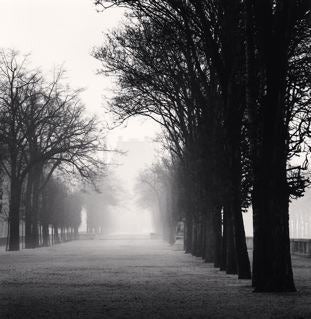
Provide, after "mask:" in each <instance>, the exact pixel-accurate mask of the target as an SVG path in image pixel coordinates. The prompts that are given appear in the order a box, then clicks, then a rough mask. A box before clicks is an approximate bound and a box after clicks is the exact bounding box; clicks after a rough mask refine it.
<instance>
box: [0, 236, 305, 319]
mask: <svg viewBox="0 0 311 319" xmlns="http://www.w3.org/2000/svg"><path fill="white" fill-rule="evenodd" d="M293 262H294V269H295V279H296V285H297V288H298V292H297V293H291V294H255V293H252V289H251V287H250V281H245V280H242V281H241V280H240V281H239V280H237V279H236V277H235V276H228V275H225V274H224V273H222V272H220V271H218V270H216V269H214V268H212V266H211V265H210V264H205V263H203V262H202V261H201V260H200V259H199V258H194V257H191V256H189V255H185V254H184V253H183V252H182V251H175V250H172V248H171V247H169V246H168V245H166V244H164V243H162V242H160V241H157V240H149V239H145V240H143V239H139V240H138V239H136V240H134V239H131V240H85V241H77V242H71V243H65V244H61V245H58V246H54V247H51V248H40V249H36V250H24V251H21V252H10V253H5V252H3V251H2V252H0V318H1V319H2V318H10V319H11V318H18V319H20V318H25V319H31V318H40V319H41V318H87V319H89V318H135V319H136V318H138V319H139V318H148V319H151V318H170V319H173V318H187V319H190V318H191V319H192V318H238V319H243V318H260V319H262V318H296V319H298V318H300V319H301V318H305V319H307V318H311V259H303V258H297V257H295V258H294V261H293Z"/></svg>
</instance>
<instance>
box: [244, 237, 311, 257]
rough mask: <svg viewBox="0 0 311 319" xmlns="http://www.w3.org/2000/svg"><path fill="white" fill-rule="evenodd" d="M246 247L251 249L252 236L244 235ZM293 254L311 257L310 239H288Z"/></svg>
mask: <svg viewBox="0 0 311 319" xmlns="http://www.w3.org/2000/svg"><path fill="white" fill-rule="evenodd" d="M246 245H247V249H249V250H253V237H246ZM290 251H291V253H292V254H293V255H298V256H304V257H311V239H303V238H293V239H291V240H290Z"/></svg>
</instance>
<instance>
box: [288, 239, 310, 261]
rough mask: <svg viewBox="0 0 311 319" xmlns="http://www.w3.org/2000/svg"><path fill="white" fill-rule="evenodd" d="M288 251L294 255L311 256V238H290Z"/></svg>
mask: <svg viewBox="0 0 311 319" xmlns="http://www.w3.org/2000/svg"><path fill="white" fill-rule="evenodd" d="M290 251H291V253H292V254H294V255H299V256H305V257H311V239H291V240H290Z"/></svg>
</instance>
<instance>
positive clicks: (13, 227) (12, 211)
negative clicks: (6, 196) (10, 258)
mask: <svg viewBox="0 0 311 319" xmlns="http://www.w3.org/2000/svg"><path fill="white" fill-rule="evenodd" d="M20 184H21V183H20V181H19V180H18V179H17V178H15V177H12V178H11V186H10V206H9V245H8V250H10V251H14V250H19V240H20V238H19V220H20V218H19V208H20V200H21V185H20Z"/></svg>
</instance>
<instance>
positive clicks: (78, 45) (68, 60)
mask: <svg viewBox="0 0 311 319" xmlns="http://www.w3.org/2000/svg"><path fill="white" fill-rule="evenodd" d="M122 15H123V11H122V10H121V9H118V8H115V9H110V10H107V11H104V12H97V11H96V8H95V6H94V5H93V0H0V30H1V31H2V32H1V36H0V48H13V49H17V50H18V51H20V52H21V53H22V54H26V53H31V61H32V63H33V65H34V66H38V67H42V68H43V69H44V70H45V71H50V70H52V69H53V67H54V66H60V65H64V68H65V69H66V70H67V81H68V83H69V84H70V85H71V86H72V87H74V88H78V87H83V88H85V89H86V90H85V92H84V93H83V94H82V99H83V101H84V103H85V105H86V107H87V109H88V111H89V112H92V113H96V114H97V115H98V116H103V105H104V104H105V98H104V97H105V96H109V95H111V89H112V88H113V86H112V83H111V81H110V79H109V78H104V77H103V76H99V75H96V70H97V69H98V68H99V67H100V64H99V63H98V62H97V61H96V60H95V59H94V58H93V57H92V56H91V54H90V53H91V52H92V49H93V48H94V47H95V46H99V45H100V44H101V43H102V40H103V38H104V34H105V33H106V32H108V31H109V30H110V29H112V28H114V27H117V26H118V25H119V24H120V20H121V18H122ZM156 127H157V126H156V125H155V124H153V123H151V121H142V120H133V121H130V122H129V123H128V125H127V128H123V129H122V130H120V129H118V130H117V131H115V132H113V133H112V134H111V135H110V141H111V142H112V143H114V142H115V141H116V139H117V138H118V135H121V136H123V137H128V138H136V137H137V138H140V139H142V138H144V137H145V136H147V137H150V136H153V135H154V131H155V130H156Z"/></svg>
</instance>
